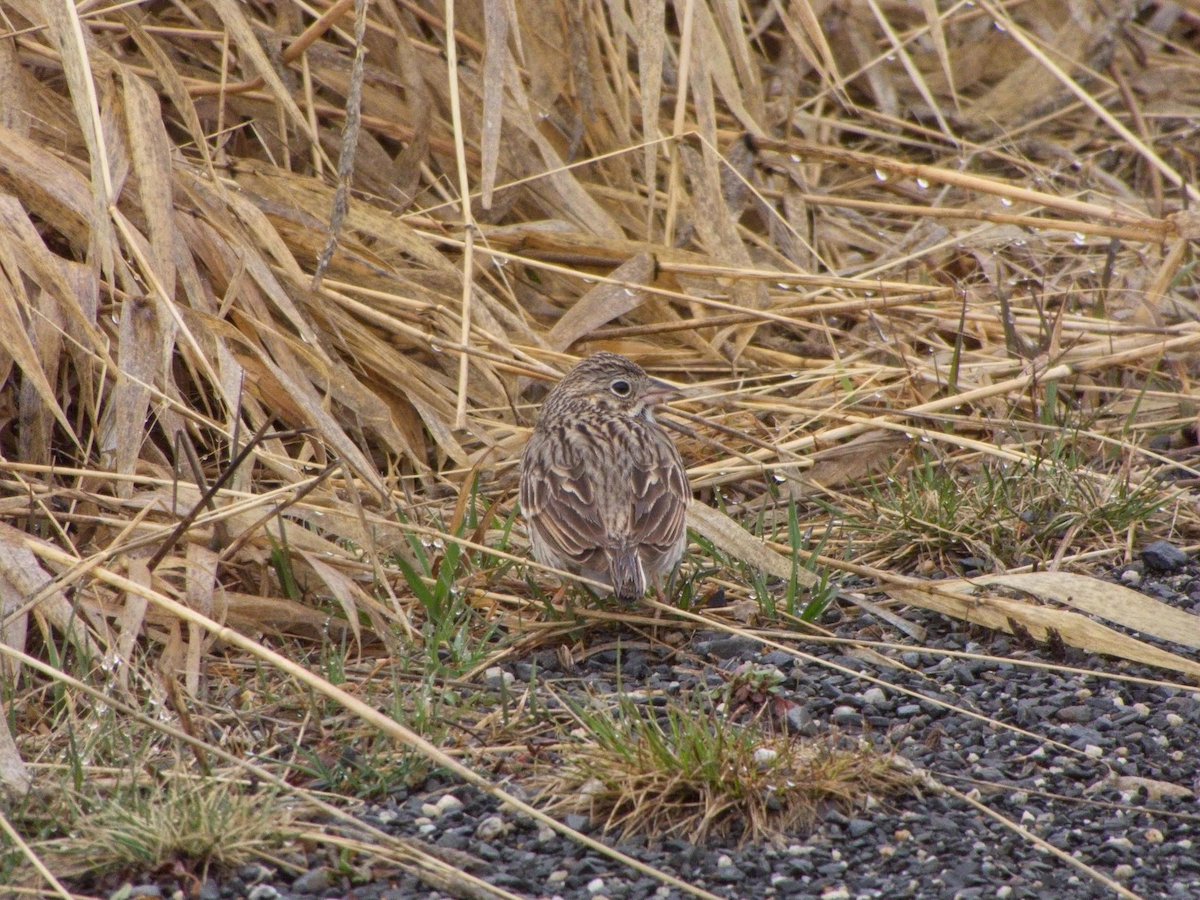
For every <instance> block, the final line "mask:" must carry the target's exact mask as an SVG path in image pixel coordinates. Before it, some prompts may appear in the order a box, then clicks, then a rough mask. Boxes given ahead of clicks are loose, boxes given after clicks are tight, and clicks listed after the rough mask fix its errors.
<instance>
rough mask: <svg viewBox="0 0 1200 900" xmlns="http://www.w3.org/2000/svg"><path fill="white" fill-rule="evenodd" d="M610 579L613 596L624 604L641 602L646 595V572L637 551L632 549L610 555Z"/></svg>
mask: <svg viewBox="0 0 1200 900" xmlns="http://www.w3.org/2000/svg"><path fill="white" fill-rule="evenodd" d="M608 578H609V581H610V582H611V584H612V588H613V594H614V595H615V596H616V598H617V599H618V600H620V601H622V602H624V603H634V602H636V601H638V600H641V599H642V597H643V596H644V595H645V593H646V572H645V570H644V569H643V568H642V560H641V559H640V558H639V556H638V553H637V551H636V550H634V549H632V548H630V549H628V550H625V549H621V550H617V551H615V552H613V553H611V554H610V555H609V557H608Z"/></svg>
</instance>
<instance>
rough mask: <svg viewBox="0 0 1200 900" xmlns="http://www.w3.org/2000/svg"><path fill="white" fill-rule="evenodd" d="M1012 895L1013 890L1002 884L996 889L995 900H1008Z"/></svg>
mask: <svg viewBox="0 0 1200 900" xmlns="http://www.w3.org/2000/svg"><path fill="white" fill-rule="evenodd" d="M1012 895H1013V889H1012V887H1011V886H1010V885H1007V884H1002V885H1000V887H998V888H996V900H1008V898H1009V897H1011V896H1012Z"/></svg>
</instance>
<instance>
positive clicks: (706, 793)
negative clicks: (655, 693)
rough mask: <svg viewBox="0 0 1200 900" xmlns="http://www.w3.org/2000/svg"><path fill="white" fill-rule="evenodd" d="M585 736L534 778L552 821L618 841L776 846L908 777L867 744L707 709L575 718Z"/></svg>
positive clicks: (676, 707)
mask: <svg viewBox="0 0 1200 900" xmlns="http://www.w3.org/2000/svg"><path fill="white" fill-rule="evenodd" d="M576 715H577V717H578V718H579V720H580V722H581V723H582V724H583V726H584V728H583V730H584V732H585V734H584V736H583V737H581V738H580V739H579V740H578V742H577V743H574V744H572V745H571V746H570V747H569V748H568V749H567V750H566V751H565V752H564V753H563V754H562V756H561V758H560V759H559V760H558V761H557V762H556V764H555V765H554V768H553V769H552V770H548V771H545V772H543V773H541V775H540V776H539V778H538V781H539V784H540V787H541V793H542V796H543V797H552V798H555V799H553V800H552V801H551V802H550V805H549V809H550V811H552V812H554V813H561V814H566V813H584V814H586V815H589V816H591V818H592V820H593V821H594V822H597V823H600V824H601V825H602V827H603V828H604V830H605V831H606V832H616V833H618V834H619V835H620V836H621V837H622V838H627V837H631V836H634V835H641V836H646V837H650V838H664V837H681V838H686V839H688V840H691V841H696V842H699V841H704V840H706V839H708V838H719V839H732V840H736V841H738V842H739V844H745V843H747V842H757V841H767V840H779V839H781V838H782V837H783V836H785V835H788V834H791V833H794V832H796V831H798V830H803V829H807V828H809V827H811V825H812V823H813V821H814V820H815V818H816V817H817V816H818V815H819V813H820V812H821V810H822V809H823V808H825V807H826V806H828V805H830V804H832V805H834V806H836V807H838V808H840V809H842V810H849V809H852V808H854V807H857V806H860V805H861V804H862V803H864V802H865V801H866V800H867V798H868V797H876V798H878V797H882V796H885V795H888V794H893V793H896V792H898V791H900V790H902V789H903V788H904V787H905V786H906V785H907V784H909V782H910V779H909V776H907V775H905V774H904V773H902V772H901V771H900V770H899V769H898V768H896V767H895V766H894V764H893V761H892V759H891V757H890V756H889V755H887V754H884V753H880V752H879V751H877V750H876V749H874V748H873V747H871V746H869V745H868V744H866V743H859V744H855V745H852V746H851V745H848V744H845V743H844V742H841V741H839V740H838V739H837V738H836V737H834V736H830V735H826V736H824V737H822V738H821V739H818V740H812V741H808V740H798V739H796V738H794V737H792V736H790V735H788V734H786V733H783V734H779V733H775V734H772V733H768V732H767V731H765V730H763V729H761V728H760V727H759V726H758V724H757V723H756V722H752V723H749V724H736V723H733V722H731V721H729V720H728V719H727V718H725V717H724V715H723V714H722V713H721V712H719V711H718V710H717V709H714V708H712V706H711V705H710V704H708V703H707V702H705V701H702V700H698V699H695V698H693V699H692V700H690V701H684V702H674V701H673V702H671V703H670V704H668V705H667V706H665V707H662V708H657V707H652V706H642V705H639V704H637V703H635V702H634V701H633V700H631V699H629V698H627V697H622V698H621V699H620V700H619V701H618V703H617V705H616V707H615V708H612V709H603V710H599V711H597V710H576Z"/></svg>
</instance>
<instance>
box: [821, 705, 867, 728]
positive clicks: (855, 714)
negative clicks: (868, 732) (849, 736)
mask: <svg viewBox="0 0 1200 900" xmlns="http://www.w3.org/2000/svg"><path fill="white" fill-rule="evenodd" d="M829 718H830V720H831V721H832V722H833V723H834V724H835V725H857V724H858V723H859V722H860V721H862V715H861V714H860V713H859V711H858V710H857V709H855V708H854V707H853V706H837V707H834V710H833V715H831V716H830V717H829Z"/></svg>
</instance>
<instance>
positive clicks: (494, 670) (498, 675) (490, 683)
mask: <svg viewBox="0 0 1200 900" xmlns="http://www.w3.org/2000/svg"><path fill="white" fill-rule="evenodd" d="M516 680H517V676H515V675H513V674H512V672H505V671H504V670H503V669H502V668H500V667H499V666H489V667H488V668H487V669H486V670H484V673H483V683H484V685H486V686H487V687H489V688H491V689H492V690H499V689H500V688H501V687H508V686H509V685H510V684H512V683H513V682H514V681H516Z"/></svg>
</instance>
